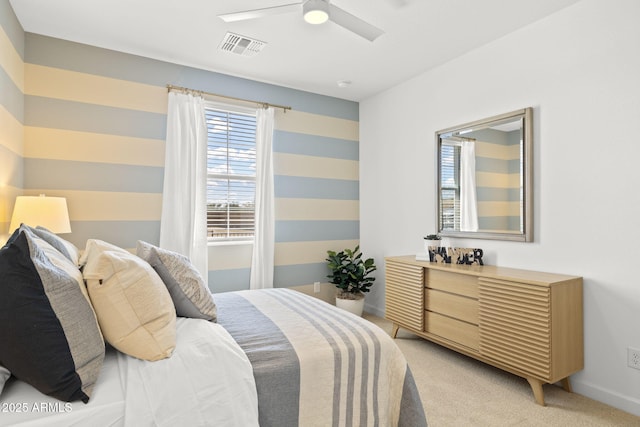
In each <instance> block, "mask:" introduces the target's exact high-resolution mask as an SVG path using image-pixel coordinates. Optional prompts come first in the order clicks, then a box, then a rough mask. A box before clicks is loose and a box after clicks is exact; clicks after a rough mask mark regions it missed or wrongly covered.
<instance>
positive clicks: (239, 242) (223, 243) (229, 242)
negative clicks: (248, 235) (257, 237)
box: [207, 240, 253, 246]
mask: <svg viewBox="0 0 640 427" xmlns="http://www.w3.org/2000/svg"><path fill="white" fill-rule="evenodd" d="M245 245H253V240H220V241H214V240H209V241H207V246H245Z"/></svg>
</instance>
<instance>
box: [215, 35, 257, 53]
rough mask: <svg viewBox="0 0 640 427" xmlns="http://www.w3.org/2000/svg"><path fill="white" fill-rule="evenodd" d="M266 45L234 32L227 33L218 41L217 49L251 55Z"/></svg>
mask: <svg viewBox="0 0 640 427" xmlns="http://www.w3.org/2000/svg"><path fill="white" fill-rule="evenodd" d="M265 45H266V43H265V42H261V41H260V40H255V39H250V38H248V37H245V36H241V35H238V34H234V33H227V34H225V36H224V39H222V42H220V46H218V49H220V50H222V51H224V52H231V53H236V54H238V55H242V56H253V55H255V54H256V53H258V52H260V51H261V50H262V48H263V47H264V46H265Z"/></svg>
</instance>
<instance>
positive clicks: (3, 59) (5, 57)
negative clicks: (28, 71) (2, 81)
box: [0, 27, 24, 93]
mask: <svg viewBox="0 0 640 427" xmlns="http://www.w3.org/2000/svg"><path fill="white" fill-rule="evenodd" d="M0 67H2V68H3V69H4V71H5V73H7V75H8V76H9V77H11V80H13V83H14V84H15V85H16V86H17V87H18V89H20V91H21V92H22V93H24V62H23V61H22V58H20V54H19V53H18V52H17V51H16V48H15V47H13V43H11V40H10V39H9V37H7V34H6V33H5V32H4V29H3V28H2V27H0Z"/></svg>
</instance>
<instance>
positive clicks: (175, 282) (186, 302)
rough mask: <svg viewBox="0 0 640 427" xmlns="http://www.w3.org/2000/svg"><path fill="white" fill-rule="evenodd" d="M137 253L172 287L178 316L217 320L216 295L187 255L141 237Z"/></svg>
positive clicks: (170, 289) (172, 297) (171, 293)
mask: <svg viewBox="0 0 640 427" xmlns="http://www.w3.org/2000/svg"><path fill="white" fill-rule="evenodd" d="M136 255H138V256H139V257H140V258H142V259H143V260H145V261H147V262H148V263H149V264H150V265H151V266H152V267H153V268H154V269H155V270H156V272H157V273H158V275H159V276H160V278H161V279H162V281H163V282H164V284H165V285H166V286H167V289H169V294H170V295H171V299H172V300H173V305H175V307H176V314H177V315H178V316H181V317H191V318H194V319H205V320H211V321H213V322H215V321H216V320H217V313H216V304H215V302H214V300H213V295H211V292H210V291H209V289H208V288H207V285H206V284H205V283H204V280H203V279H202V275H201V274H200V273H199V272H198V270H196V268H195V267H194V266H193V264H191V262H190V261H189V259H188V258H187V257H185V256H184V255H181V254H179V253H176V252H172V251H168V250H166V249H161V248H158V247H157V246H154V245H152V244H150V243H147V242H143V241H141V240H138V244H137V248H136Z"/></svg>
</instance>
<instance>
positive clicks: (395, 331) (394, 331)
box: [391, 323, 400, 338]
mask: <svg viewBox="0 0 640 427" xmlns="http://www.w3.org/2000/svg"><path fill="white" fill-rule="evenodd" d="M398 329H400V325H398V324H397V323H394V324H393V329H392V330H391V338H395V337H396V335H398Z"/></svg>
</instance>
